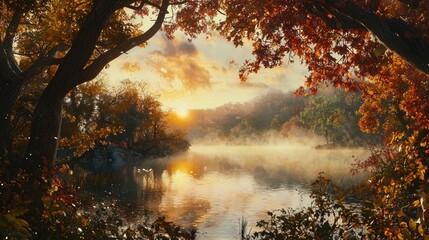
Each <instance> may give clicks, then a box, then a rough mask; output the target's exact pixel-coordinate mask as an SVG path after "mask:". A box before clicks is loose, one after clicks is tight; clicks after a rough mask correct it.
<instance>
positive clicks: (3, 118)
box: [0, 79, 22, 161]
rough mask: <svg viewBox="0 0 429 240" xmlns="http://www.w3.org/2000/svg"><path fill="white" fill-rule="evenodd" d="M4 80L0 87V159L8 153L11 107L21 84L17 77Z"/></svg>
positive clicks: (10, 138) (10, 139) (10, 137)
mask: <svg viewBox="0 0 429 240" xmlns="http://www.w3.org/2000/svg"><path fill="white" fill-rule="evenodd" d="M6 82H7V83H6V84H3V86H2V87H1V88H0V161H3V159H5V158H6V157H8V154H10V152H9V151H10V150H11V149H10V144H11V141H12V136H11V132H12V129H11V127H12V125H11V115H12V109H13V106H14V105H15V103H16V100H17V99H18V96H19V93H20V90H21V86H22V84H21V81H19V80H18V79H8V81H6Z"/></svg>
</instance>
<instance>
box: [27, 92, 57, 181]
mask: <svg viewBox="0 0 429 240" xmlns="http://www.w3.org/2000/svg"><path fill="white" fill-rule="evenodd" d="M54 90H55V89H54V88H47V89H46V90H45V91H44V92H43V94H42V96H41V97H40V99H39V101H38V102H37V106H36V109H35V110H34V113H33V119H32V126H31V134H30V140H29V143H28V146H27V152H26V160H28V161H30V162H29V163H28V167H30V169H29V170H31V171H34V170H35V171H36V172H37V171H38V170H39V169H40V168H43V167H47V168H48V169H49V170H51V169H52V166H53V164H54V161H55V156H56V152H57V147H58V140H59V137H60V129H61V111H62V102H63V99H64V95H62V94H57V92H55V91H54Z"/></svg>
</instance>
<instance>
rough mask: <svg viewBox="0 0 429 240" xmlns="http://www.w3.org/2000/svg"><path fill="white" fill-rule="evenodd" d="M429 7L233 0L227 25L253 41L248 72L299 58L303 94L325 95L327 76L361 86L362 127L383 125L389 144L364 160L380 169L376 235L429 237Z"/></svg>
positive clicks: (234, 36)
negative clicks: (303, 78)
mask: <svg viewBox="0 0 429 240" xmlns="http://www.w3.org/2000/svg"><path fill="white" fill-rule="evenodd" d="M428 5H429V2H428V1H427V0H415V1H414V0H412V1H410V0H392V1H351V0H350V1H349V0H345V1H343V0H317V1H295V0H281V1H260V2H249V1H238V0H230V1H227V3H226V4H225V6H226V7H225V9H224V10H223V12H224V14H225V19H224V21H223V22H222V24H221V26H220V27H219V28H218V30H219V31H220V32H221V34H223V35H224V36H226V37H227V38H228V39H229V40H231V41H232V42H233V43H234V44H235V45H237V46H238V45H243V44H244V42H245V40H249V41H250V42H251V43H252V46H253V55H254V59H253V60H248V61H246V62H245V64H244V65H243V67H242V68H241V71H240V76H241V77H242V79H243V80H246V77H247V75H248V74H249V73H252V72H257V71H258V70H259V69H260V68H262V67H265V68H272V67H275V66H279V65H281V64H283V63H284V62H285V61H286V62H288V61H294V60H299V61H301V62H302V63H303V64H305V65H307V66H308V71H309V73H308V76H307V80H306V82H305V85H306V87H307V89H305V88H304V87H302V88H300V89H299V90H298V91H297V93H299V94H307V93H316V92H317V89H318V87H319V86H321V85H324V83H329V84H333V85H334V86H336V87H342V88H343V89H344V90H346V91H353V92H355V91H360V93H361V94H362V99H363V104H362V106H361V107H360V109H359V113H360V114H361V115H362V117H361V119H360V123H359V125H360V128H361V129H362V130H364V131H366V132H381V133H382V136H383V138H384V141H385V148H386V150H385V151H384V152H383V153H377V152H375V153H373V154H372V156H371V157H370V158H369V159H368V160H367V161H363V163H361V164H360V165H359V167H361V168H364V169H368V168H371V169H373V175H371V182H370V184H369V187H368V188H367V192H371V194H369V195H370V196H368V197H369V199H367V200H368V201H369V202H370V203H371V204H372V206H373V207H372V208H370V209H369V210H368V209H363V210H365V212H366V213H368V214H370V215H369V216H370V217H369V221H367V222H364V226H365V227H367V229H368V230H369V231H367V233H368V237H369V238H380V237H388V238H391V239H401V238H406V236H410V237H409V238H412V237H411V236H419V237H421V238H424V237H427V236H428V228H427V226H428V225H427V222H426V221H425V219H426V218H425V217H419V216H424V214H425V210H420V209H427V207H429V206H428V204H427V203H426V202H427V199H428V195H427V193H428V192H429V189H428V185H427V182H428V176H427V169H428V167H429V161H428V159H429V158H428V153H429V150H428V149H429V144H428V141H429V129H428V126H429V116H428V114H427V113H428V112H429V99H428V97H427V96H428V93H429V85H428V82H429V35H428V32H429V31H428V27H429V22H428V21H429V11H428V8H427V6H428ZM368 190H370V191H368ZM365 199H366V198H365ZM403 206H408V208H409V209H411V210H410V212H408V211H407V212H406V213H405V212H404V211H403ZM377 209H383V210H387V211H378V210H377ZM413 211H416V212H417V213H418V214H413V213H412V212H413ZM365 219H368V218H365ZM416 222H420V223H419V224H416ZM409 233H412V234H409Z"/></svg>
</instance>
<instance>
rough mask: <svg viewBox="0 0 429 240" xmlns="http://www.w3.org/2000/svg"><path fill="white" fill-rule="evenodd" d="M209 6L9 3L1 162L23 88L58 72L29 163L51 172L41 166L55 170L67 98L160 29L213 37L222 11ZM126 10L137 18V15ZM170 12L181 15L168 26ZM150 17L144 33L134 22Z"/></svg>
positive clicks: (41, 109)
mask: <svg viewBox="0 0 429 240" xmlns="http://www.w3.org/2000/svg"><path fill="white" fill-rule="evenodd" d="M204 4H207V3H204ZM204 4H203V3H200V2H199V1H187V2H170V1H168V0H164V1H160V2H158V1H156V2H150V1H138V0H134V1H133V0H121V1H116V0H115V1H113V0H94V1H89V0H87V1H85V0H84V1H71V2H66V3H65V2H63V1H56V0H52V1H48V0H40V1H38V0H34V1H25V2H23V3H20V2H16V1H4V2H2V12H3V13H4V14H2V23H1V26H2V27H3V29H4V30H5V31H4V33H5V34H4V35H3V36H2V38H1V40H2V41H1V44H0V50H1V51H0V53H1V54H2V56H1V58H0V59H1V63H0V66H1V69H2V71H1V82H0V83H1V89H0V99H1V102H2V104H5V105H4V106H2V108H1V112H0V114H1V119H2V120H1V121H2V122H1V126H5V127H4V128H3V127H2V128H1V129H2V130H1V132H0V139H1V140H0V148H1V153H2V156H4V155H5V153H6V149H7V147H6V146H7V142H8V140H9V139H10V121H11V116H12V107H13V105H14V103H15V102H16V99H17V96H18V95H19V92H20V90H21V89H22V86H23V85H24V84H25V83H26V82H28V81H29V80H30V79H31V78H33V77H35V76H36V75H37V74H39V73H40V74H42V73H43V74H45V73H47V72H48V70H50V71H51V76H49V83H48V85H47V86H46V88H45V89H44V90H43V93H42V94H41V96H40V98H39V99H38V102H37V105H36V107H35V110H34V112H33V119H32V128H31V134H30V135H31V136H30V141H29V143H28V147H27V157H28V158H31V159H33V160H34V161H31V160H30V164H28V165H27V166H33V167H34V166H36V165H38V164H42V165H44V163H43V162H40V159H41V157H44V158H46V159H47V163H48V166H50V167H51V166H52V163H53V160H54V159H55V153H56V146H57V143H58V138H59V127H60V125H61V107H62V101H63V99H64V97H65V96H66V94H67V93H68V92H70V91H71V90H72V89H73V88H74V87H76V86H78V85H79V84H82V83H84V82H88V81H91V80H92V79H94V78H95V77H96V76H97V75H98V74H99V73H100V72H101V71H102V70H103V68H104V67H105V66H106V65H107V64H108V63H109V62H110V61H112V60H113V59H115V58H117V57H118V56H120V55H121V54H123V53H125V52H127V51H129V50H130V49H132V48H134V47H137V46H140V45H143V44H144V43H146V41H147V40H149V39H150V38H151V37H152V36H154V35H155V34H156V33H157V32H158V31H159V30H161V29H162V30H164V31H165V32H166V33H167V34H168V36H169V37H172V34H173V32H174V31H175V30H176V29H179V28H180V29H183V30H184V31H185V32H186V33H188V34H189V35H190V36H191V37H193V36H196V34H198V33H200V32H204V31H206V30H207V25H208V24H209V22H210V21H211V20H210V18H209V17H210V16H213V15H214V14H215V13H216V11H215V9H214V8H212V10H211V11H206V10H208V9H209V8H207V6H206V5H204ZM125 9H131V10H133V11H134V12H133V13H131V14H130V13H127V12H126V11H125ZM57 10H59V11H57ZM68 11H70V12H68ZM168 11H171V12H173V13H174V14H172V17H173V20H171V22H168V23H167V24H165V25H164V27H163V23H164V20H165V17H166V16H167V14H169V13H168ZM195 13H198V14H195ZM46 16H49V17H46ZM51 16H52V17H51ZM147 16H156V20H155V21H154V22H153V24H152V26H151V27H149V28H148V29H147V30H146V31H144V32H142V31H140V30H138V27H139V25H138V24H137V25H136V24H133V22H132V19H133V18H135V17H147ZM33 19H39V21H37V22H36V23H37V24H36V26H35V27H34V26H33V25H28V24H27V21H26V20H33ZM57 20H59V21H57ZM58 29H61V30H63V29H64V30H65V31H64V32H65V33H64V34H58V33H60V32H61V31H58ZM55 31H57V32H55ZM41 36H42V37H43V36H45V37H46V38H42V37H41ZM14 42H16V44H13V43H14ZM30 43H32V46H37V47H38V48H36V53H28V52H27V50H28V48H26V46H28V45H29V44H30ZM17 51H18V52H17ZM19 51H21V52H19ZM16 53H19V54H20V55H22V56H23V59H25V61H24V60H21V62H26V65H25V67H26V68H24V67H23V65H22V64H21V65H20V64H18V61H17V55H16ZM51 66H53V68H50V67H51ZM30 156H31V157H30ZM37 161H39V162H38V163H36V162H37ZM32 163H33V164H32Z"/></svg>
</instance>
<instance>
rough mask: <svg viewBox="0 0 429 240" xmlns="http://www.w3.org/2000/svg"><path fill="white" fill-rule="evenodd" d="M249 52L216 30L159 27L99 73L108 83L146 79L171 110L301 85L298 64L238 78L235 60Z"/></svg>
mask: <svg viewBox="0 0 429 240" xmlns="http://www.w3.org/2000/svg"><path fill="white" fill-rule="evenodd" d="M251 57H252V56H251V47H250V46H249V45H247V46H243V47H239V48H236V47H234V46H233V44H232V43H230V42H227V41H226V40H225V39H223V38H221V37H220V36H218V35H212V36H211V37H206V36H200V37H198V38H197V39H194V40H192V42H189V41H188V40H187V38H186V37H185V36H184V35H180V34H179V35H178V36H176V38H175V39H174V40H168V39H167V38H166V37H165V35H164V34H163V33H162V32H158V34H157V35H156V36H154V37H153V38H152V39H151V40H149V41H148V45H147V46H146V47H145V48H134V49H132V50H131V51H129V52H128V53H126V54H123V55H122V56H121V57H119V58H118V59H116V60H114V61H113V62H112V63H111V64H109V68H107V69H106V70H104V72H103V74H102V77H103V78H104V79H107V81H108V82H109V83H110V84H112V85H115V84H117V83H119V82H120V81H121V80H124V79H129V80H131V81H136V82H139V81H142V82H145V83H147V84H148V88H149V91H150V92H151V93H154V94H157V95H158V96H159V100H160V101H161V103H162V104H163V107H164V109H165V110H170V109H171V110H173V111H174V110H175V111H184V110H188V109H205V108H215V107H218V106H220V105H223V104H226V103H231V102H232V103H237V102H245V101H248V100H250V99H253V98H255V97H257V96H259V95H261V94H264V93H266V92H267V91H270V90H273V89H276V90H282V91H289V90H295V89H297V88H298V87H299V86H301V85H303V83H304V78H305V75H306V68H305V67H304V66H300V65H299V64H292V65H285V66H282V67H277V68H274V69H267V70H262V71H260V72H259V73H258V74H253V75H251V76H250V77H249V79H248V80H247V81H246V82H245V83H241V82H240V80H239V77H238V69H239V66H241V64H242V63H243V62H244V60H245V59H249V58H251Z"/></svg>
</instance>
